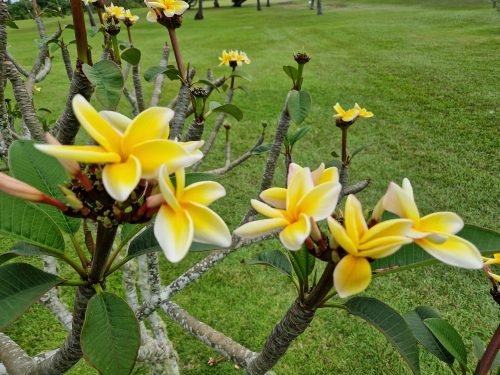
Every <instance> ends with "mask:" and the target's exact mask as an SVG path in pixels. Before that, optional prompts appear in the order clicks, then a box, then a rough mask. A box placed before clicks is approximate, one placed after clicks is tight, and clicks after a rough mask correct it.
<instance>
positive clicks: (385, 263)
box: [372, 224, 500, 270]
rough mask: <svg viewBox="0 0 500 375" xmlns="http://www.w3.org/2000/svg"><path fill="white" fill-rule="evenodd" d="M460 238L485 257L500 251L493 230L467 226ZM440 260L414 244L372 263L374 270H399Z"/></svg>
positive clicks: (497, 239)
mask: <svg viewBox="0 0 500 375" xmlns="http://www.w3.org/2000/svg"><path fill="white" fill-rule="evenodd" d="M458 236H460V237H462V238H465V239H466V240H468V241H470V242H472V243H473V244H474V245H476V247H477V248H478V249H479V251H481V253H482V254H483V255H490V254H492V253H494V252H498V251H500V233H498V232H495V231H493V230H491V229H486V228H481V227H477V226H475V225H468V224H467V225H465V226H464V228H463V229H462V230H461V231H460V232H459V233H458ZM437 262H438V260H436V259H435V258H433V257H432V256H430V255H429V254H427V253H426V252H425V251H424V250H422V249H421V248H420V247H419V246H417V245H416V244H414V243H412V244H409V245H406V246H403V247H402V248H401V249H400V250H399V251H398V252H397V253H395V254H393V255H391V256H389V257H387V258H382V259H377V260H375V261H374V262H373V263H372V269H382V268H390V267H397V269H398V270H401V269H410V268H414V267H420V266H426V265H430V264H434V263H437Z"/></svg>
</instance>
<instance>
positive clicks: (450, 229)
mask: <svg viewBox="0 0 500 375" xmlns="http://www.w3.org/2000/svg"><path fill="white" fill-rule="evenodd" d="M463 227H464V221H463V220H462V219H461V218H460V216H458V215H457V214H455V213H453V212H435V213H433V214H430V215H427V216H424V217H423V218H421V219H420V225H419V226H418V229H419V230H420V231H422V232H430V233H432V232H444V233H451V234H455V233H457V232H459V231H460V230H462V228H463Z"/></svg>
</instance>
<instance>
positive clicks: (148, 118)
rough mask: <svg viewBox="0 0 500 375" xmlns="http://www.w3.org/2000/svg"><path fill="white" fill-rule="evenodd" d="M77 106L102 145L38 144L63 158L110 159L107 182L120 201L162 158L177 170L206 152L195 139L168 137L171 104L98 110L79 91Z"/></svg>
mask: <svg viewBox="0 0 500 375" xmlns="http://www.w3.org/2000/svg"><path fill="white" fill-rule="evenodd" d="M73 111H74V112H75V115H76V117H77V119H78V121H79V122H80V124H81V125H82V126H83V128H84V129H85V130H86V131H87V132H88V133H89V135H90V136H91V137H92V138H94V140H95V141H96V142H97V143H98V144H99V146H58V145H36V147H37V148H38V149H39V150H40V151H42V152H45V153H46V154H49V155H52V156H54V157H57V158H61V159H70V160H76V161H79V162H82V163H98V164H105V166H104V169H103V173H102V180H103V184H104V187H105V189H106V191H107V192H108V194H109V195H110V196H111V197H112V198H113V199H115V200H117V201H120V202H122V201H124V200H126V199H127V197H128V196H129V195H130V193H131V192H132V191H133V190H134V189H135V187H136V186H137V184H138V183H139V180H140V179H141V178H146V179H149V178H156V176H157V173H158V168H159V167H160V166H161V165H162V164H166V165H167V168H168V169H169V170H171V171H175V170H176V169H179V168H182V167H187V166H190V165H192V164H193V163H195V162H196V161H198V160H199V159H200V158H201V155H200V154H201V152H199V153H197V152H196V151H192V150H191V149H192V148H193V145H187V146H182V145H181V143H178V142H174V141H171V140H168V139H167V138H168V134H169V121H170V120H171V119H172V117H173V111H172V110H170V109H168V108H161V107H152V108H148V109H147V110H145V111H143V112H141V113H140V114H139V115H137V117H135V118H134V119H133V120H131V119H129V118H127V117H126V116H123V115H121V114H119V113H116V112H111V111H104V112H102V114H99V113H97V111H96V110H95V109H94V108H93V107H92V106H91V105H90V103H89V102H87V100H86V99H85V98H84V97H83V96H81V95H76V96H75V97H74V98H73Z"/></svg>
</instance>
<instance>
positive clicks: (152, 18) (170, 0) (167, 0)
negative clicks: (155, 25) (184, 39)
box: [144, 0, 189, 22]
mask: <svg viewBox="0 0 500 375" xmlns="http://www.w3.org/2000/svg"><path fill="white" fill-rule="evenodd" d="M144 3H145V4H146V6H147V7H148V8H149V9H150V11H149V12H148V14H147V16H146V19H147V20H148V21H149V22H156V21H157V20H158V15H157V13H156V12H157V11H160V12H162V13H163V14H164V15H165V17H173V16H174V15H178V16H180V15H182V14H183V13H184V12H185V11H186V10H187V9H188V8H189V4H188V3H186V2H185V1H181V0H158V1H148V0H144Z"/></svg>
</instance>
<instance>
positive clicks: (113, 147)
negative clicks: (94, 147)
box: [72, 94, 122, 154]
mask: <svg viewBox="0 0 500 375" xmlns="http://www.w3.org/2000/svg"><path fill="white" fill-rule="evenodd" d="M72 104H73V112H74V113H75V116H76V118H77V119H78V122H80V124H81V125H82V126H83V128H84V129H85V130H86V131H87V133H89V135H90V136H91V137H92V138H93V139H94V140H95V141H96V142H97V143H99V144H100V145H101V146H102V147H104V148H105V149H106V151H110V152H116V153H117V154H120V153H121V140H122V135H121V134H120V132H119V131H118V130H116V129H115V128H114V127H113V126H111V125H110V124H109V123H108V122H107V121H106V120H105V119H104V118H102V117H101V116H100V115H99V113H97V111H96V110H95V109H94V107H92V106H91V105H90V103H89V102H88V101H87V100H86V99H85V98H84V97H83V96H82V95H80V94H77V95H75V96H74V97H73V101H72Z"/></svg>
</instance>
